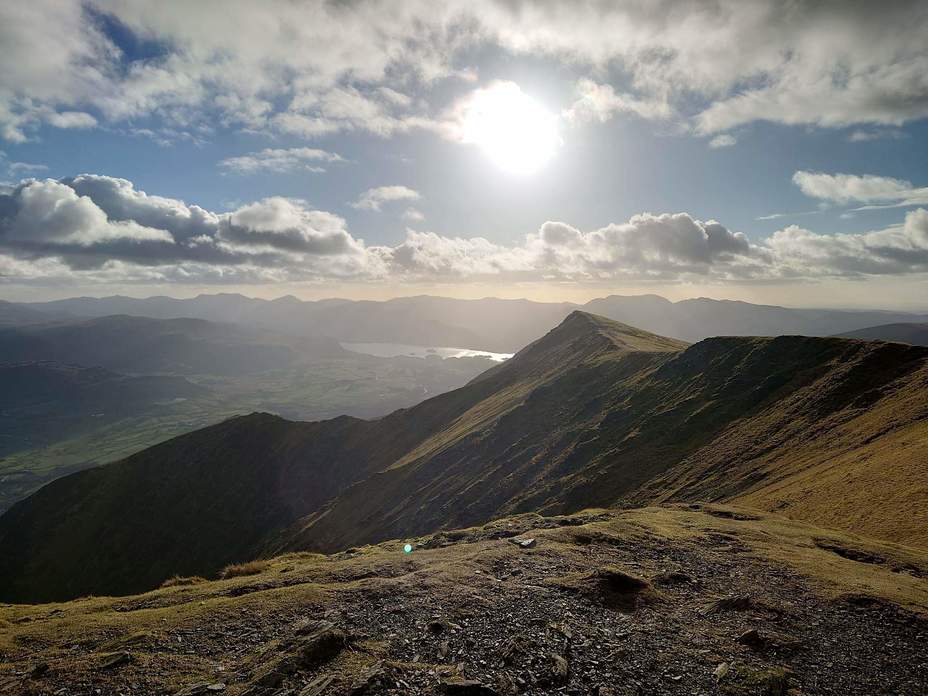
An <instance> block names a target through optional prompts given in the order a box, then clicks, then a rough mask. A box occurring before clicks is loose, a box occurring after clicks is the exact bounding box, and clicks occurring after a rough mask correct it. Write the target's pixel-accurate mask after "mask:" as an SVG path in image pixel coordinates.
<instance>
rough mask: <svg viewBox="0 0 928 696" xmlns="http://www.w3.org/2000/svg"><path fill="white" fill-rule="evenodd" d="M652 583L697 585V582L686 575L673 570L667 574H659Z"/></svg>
mask: <svg viewBox="0 0 928 696" xmlns="http://www.w3.org/2000/svg"><path fill="white" fill-rule="evenodd" d="M651 581H652V582H653V583H654V584H655V585H664V586H666V585H689V584H692V583H695V582H696V581H695V580H694V579H693V578H691V577H690V576H689V575H687V574H686V573H682V572H680V571H678V570H672V571H668V572H665V573H658V574H657V575H655V576H654V577H653V578H652V579H651Z"/></svg>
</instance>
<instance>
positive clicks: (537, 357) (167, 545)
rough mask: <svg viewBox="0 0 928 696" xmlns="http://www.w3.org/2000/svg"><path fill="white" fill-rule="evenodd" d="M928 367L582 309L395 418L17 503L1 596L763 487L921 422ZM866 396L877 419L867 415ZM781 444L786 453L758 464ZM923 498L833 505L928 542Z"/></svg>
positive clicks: (195, 446) (191, 454)
mask: <svg viewBox="0 0 928 696" xmlns="http://www.w3.org/2000/svg"><path fill="white" fill-rule="evenodd" d="M643 348H644V349H643ZM926 374H928V350H926V349H923V348H916V347H911V346H903V345H901V344H887V343H869V342H864V341H855V340H848V339H838V338H830V339H820V338H809V337H802V336H783V337H778V338H756V337H755V338H742V337H723V338H715V339H708V340H706V341H702V342H700V343H697V344H694V345H691V346H685V345H684V344H682V343H681V342H678V341H673V340H671V339H666V338H663V337H660V336H653V335H651V334H648V333H647V332H643V331H641V330H639V329H634V328H632V327H627V326H623V325H621V324H618V323H615V322H611V321H610V320H608V319H604V318H601V317H591V315H589V314H588V313H584V312H578V313H575V314H572V315H570V317H569V318H568V319H565V321H564V322H563V323H562V324H561V325H560V326H559V327H557V328H555V329H554V330H552V331H551V332H549V333H548V334H547V335H546V336H544V337H542V338H541V339H538V340H537V341H535V342H533V343H532V344H531V345H530V346H527V347H526V348H525V349H524V350H523V351H520V353H519V354H518V355H517V356H516V357H514V358H513V359H512V360H511V361H509V362H507V363H503V364H502V365H499V366H496V367H494V368H492V369H491V370H489V371H488V372H487V373H484V375H481V376H480V378H478V379H476V380H473V381H472V382H470V383H469V384H467V385H466V386H464V387H462V388H460V389H457V390H454V391H451V392H448V393H445V394H442V395H439V396H437V397H434V398H432V399H429V400H427V401H425V402H422V403H420V404H419V405H417V406H414V407H411V408H408V409H402V410H400V411H396V412H394V413H392V414H390V415H388V416H384V417H382V418H379V419H376V420H372V421H365V420H360V419H353V418H346V417H343V418H337V419H334V420H330V421H318V422H312V423H299V422H290V421H286V420H283V419H280V418H276V417H273V416H270V415H267V414H254V415H251V416H244V417H241V418H237V419H233V420H231V421H226V422H224V423H222V424H219V425H216V426H212V427H211V428H207V429H204V430H201V431H197V432H194V433H190V434H188V435H185V436H182V437H180V438H176V439H174V440H170V441H168V442H165V443H162V444H161V445H158V446H157V447H155V448H151V449H150V450H146V451H144V452H142V453H139V454H138V455H135V456H133V457H130V458H128V459H126V460H124V461H123V462H119V463H117V464H113V465H109V466H108V467H101V468H99V469H95V470H92V473H84V474H75V475H72V476H71V477H68V478H66V479H62V480H61V481H59V482H55V483H53V484H51V485H50V486H47V487H46V488H43V489H42V490H40V491H39V492H38V493H36V494H35V495H34V496H32V497H31V498H29V499H27V500H26V501H23V502H21V503H19V504H18V505H16V506H14V508H12V509H11V510H10V511H8V513H7V514H6V515H4V516H3V517H0V581H2V582H0V587H3V588H5V589H4V591H3V596H2V598H3V599H6V600H10V599H15V600H23V599H31V600H48V599H53V598H62V597H66V596H76V595H79V594H86V593H89V592H93V593H97V594H99V593H101V592H107V593H124V592H131V591H138V590H142V589H146V588H149V587H152V586H153V585H156V584H158V583H159V582H161V581H162V580H163V579H164V578H165V577H168V576H169V575H171V574H173V573H181V574H200V575H210V574H214V573H215V572H217V571H218V569H219V568H220V567H221V566H222V565H224V564H226V563H230V562H235V561H244V560H248V559H250V558H253V557H255V556H268V555H274V554H276V553H280V552H285V551H295V550H317V551H332V550H338V549H343V548H347V547H349V546H357V545H359V544H366V543H373V542H376V541H380V540H383V539H388V538H402V537H404V536H409V535H416V534H422V533H425V532H428V531H433V530H436V529H442V528H455V527H462V526H468V525H472V524H479V523H481V522H485V521H486V520H489V519H492V518H495V517H500V516H505V515H511V514H520V513H524V512H540V513H543V514H563V513H569V512H573V511H576V510H579V509H583V508H586V507H591V506H612V505H620V506H633V505H634V506H639V505H642V504H647V503H648V502H649V501H655V502H656V501H660V500H684V501H686V500H693V499H696V498H698V497H699V496H702V497H706V496H708V497H713V496H714V497H715V498H718V499H730V498H737V497H738V496H739V495H747V494H751V495H757V493H758V486H759V485H760V483H763V480H769V481H772V482H776V480H777V476H778V472H779V471H780V468H779V467H780V466H781V465H782V462H783V461H785V460H786V457H787V455H788V456H789V457H793V458H796V459H798V460H799V461H801V462H802V463H803V466H802V467H800V468H799V469H798V470H794V471H792V472H791V474H790V475H791V476H794V477H795V476H800V477H801V475H802V474H803V472H804V471H810V470H813V469H815V468H816V467H820V466H823V465H827V461H828V452H827V451H821V450H820V449H816V447H815V443H816V442H817V441H820V440H821V441H824V440H822V438H836V440H835V441H838V440H841V438H844V440H841V441H842V442H845V441H846V442H845V444H846V445H847V446H846V447H845V450H847V451H848V452H853V451H854V448H859V447H863V446H865V443H866V442H870V443H877V444H878V443H880V442H882V441H884V440H883V439H884V438H887V437H895V435H896V432H897V430H898V428H899V427H908V428H916V429H917V430H918V431H919V432H924V431H925V428H926V423H928V408H926V399H928V392H926V391H924V390H921V391H920V390H919V389H918V385H919V384H921V383H922V381H923V380H924V379H925V376H926ZM803 409H805V410H803ZM866 409H873V410H874V413H876V414H877V415H878V416H879V417H877V418H875V419H871V420H870V421H868V420H866V419H865V418H864V419H863V420H861V414H862V413H864V411H865V410H866ZM900 409H902V410H901V411H900ZM893 414H896V415H893ZM842 428H844V429H845V430H847V429H850V433H849V434H847V433H846V434H842V433H843V431H842ZM765 433H766V434H767V435H768V436H769V445H767V451H766V452H765V451H764V445H763V444H762V443H763V442H764V440H763V438H762V437H761V436H762V435H764V434H765ZM803 443H805V444H803ZM739 451H743V452H745V453H747V454H745V455H744V456H742V457H741V458H740V459H739V458H738V457H735V458H734V459H733V460H732V461H733V462H734V464H733V468H731V477H730V478H731V481H732V482H733V484H732V487H731V489H725V490H721V489H719V488H718V487H715V488H713V487H712V486H711V485H708V484H707V483H706V482H707V481H709V483H711V480H712V479H711V476H709V475H708V474H707V473H706V472H709V473H710V474H711V472H713V471H725V468H724V464H725V462H727V461H729V459H728V458H730V457H731V456H732V455H733V454H737V453H738V452H739ZM748 454H749V455H750V456H748ZM773 455H777V456H773ZM779 455H782V456H779ZM765 456H766V457H768V460H769V462H771V467H772V468H771V470H769V471H764V472H761V471H760V469H759V466H758V462H759V461H761V460H762V459H763V457H765ZM768 460H764V461H768ZM715 463H718V464H719V466H722V469H718V468H717V467H716V464H715ZM874 465H875V466H883V467H890V468H892V469H893V471H894V472H896V475H897V476H896V477H897V479H898V480H904V479H905V477H906V475H907V472H908V473H911V472H912V471H914V470H913V469H912V466H914V465H913V464H912V462H911V461H908V460H906V461H899V460H898V459H893V458H890V459H885V458H884V459H882V460H880V461H877V462H875V463H874ZM803 467H804V468H803ZM707 476H708V478H707ZM81 477H84V478H81ZM684 484H685V485H684ZM848 485H851V484H848ZM707 486H708V487H707ZM674 491H678V492H679V494H678V495H674V494H673V492H674ZM855 499H858V500H859V499H860V496H859V495H858V496H857V498H855ZM768 502H769V501H768ZM765 504H767V503H765ZM771 504H772V503H771ZM797 509H799V508H797ZM63 511H67V515H64V513H63ZM906 511H907V512H906V514H907V516H908V519H901V517H900V516H897V518H896V519H894V525H889V526H884V527H882V528H877V527H873V526H872V525H871V523H868V522H867V521H866V520H864V521H863V522H861V521H860V520H854V519H851V518H850V517H849V516H848V515H847V514H845V515H844V516H843V517H841V516H840V515H839V516H836V517H835V518H834V519H833V520H832V522H833V523H834V524H835V526H842V524H843V525H844V527H845V528H853V529H854V531H858V532H862V533H867V532H873V531H877V532H882V533H883V534H884V535H885V536H886V538H889V539H893V540H896V541H903V542H905V541H910V542H913V543H922V542H923V541H928V540H924V539H922V537H920V536H919V532H918V529H919V528H921V527H920V525H923V523H926V522H928V519H925V518H924V512H920V511H917V510H916V511H915V514H914V515H913V514H910V513H911V508H910V507H907V508H906ZM820 512H821V511H816V510H805V511H802V510H800V513H801V515H806V516H809V515H815V514H819V513H820ZM868 525H871V526H868ZM231 528H235V529H236V530H238V531H237V532H236V533H235V534H234V538H233V537H230V529H231ZM191 529H195V530H197V535H198V538H197V539H196V543H195V544H191V543H190V540H189V530H191ZM113 530H115V531H113ZM101 535H102V536H101ZM153 544H157V548H158V554H157V562H153V561H152V560H151V558H150V549H151V547H152V545H153ZM103 548H105V549H106V553H105V554H104V553H103V550H102V549H103ZM88 561H92V562H89V563H88ZM91 567H92V568H93V570H92V571H90V570H85V569H86V568H91ZM62 577H67V578H68V581H69V585H68V586H67V588H62V587H61V581H60V578H62Z"/></svg>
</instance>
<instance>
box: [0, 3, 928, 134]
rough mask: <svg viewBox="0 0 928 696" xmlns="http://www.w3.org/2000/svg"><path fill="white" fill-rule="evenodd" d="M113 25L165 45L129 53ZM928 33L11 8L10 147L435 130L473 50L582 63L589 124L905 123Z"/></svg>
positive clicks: (835, 17)
mask: <svg viewBox="0 0 928 696" xmlns="http://www.w3.org/2000/svg"><path fill="white" fill-rule="evenodd" d="M103 18H106V20H107V21H101V20H102V19H103ZM114 24H117V25H119V26H120V32H121V33H122V34H123V35H125V36H129V37H131V38H134V39H135V40H136V41H137V42H139V43H144V44H145V45H146V46H150V47H151V48H152V50H151V51H147V52H145V55H144V56H141V57H137V56H134V55H132V54H131V53H127V52H124V51H123V50H122V49H121V48H120V47H119V46H118V45H117V44H116V43H115V42H114V41H113V40H112V38H111V37H110V35H109V34H108V33H107V27H109V26H112V25H114ZM926 28H928V6H926V4H925V3H924V2H918V1H917V0H911V1H905V0H900V1H899V2H890V3H882V4H880V5H879V6H877V5H875V4H873V3H866V2H853V3H847V2H837V0H828V1H826V2H818V3H816V2H795V3H790V4H789V5H788V6H787V7H784V6H783V4H782V3H780V2H776V0H760V1H758V2H742V1H740V0H718V1H717V2H692V3H678V2H673V1H672V0H656V1H655V2H636V3H604V2H586V3H568V2H546V3H526V2H512V1H510V0H470V1H468V2H464V1H463V0H452V1H451V2H442V3H436V2H431V1H429V0H408V2H403V3H400V4H397V3H383V2H375V1H373V0H361V1H359V2H352V3H332V2H307V3H292V2H288V1H287V0H268V1H267V2H262V3H246V2H228V3H223V7H222V12H221V13H219V12H216V10H215V7H214V6H213V5H211V4H209V3H185V2H180V1H179V0H164V2H158V3H148V2H141V1H139V0H121V1H116V0H88V1H87V2H82V3H79V2H59V1H57V0H33V1H31V2H28V3H2V4H0V51H2V55H4V57H6V58H7V60H6V61H5V65H4V70H3V71H2V73H0V135H2V137H4V138H6V139H7V140H10V141H12V142H22V141H23V140H26V139H28V138H30V137H33V136H34V134H35V132H36V131H37V130H38V129H39V128H41V127H42V126H51V127H57V128H89V127H93V126H94V125H95V124H98V123H104V124H108V125H111V124H113V123H117V122H127V121H130V120H134V119H141V118H150V117H155V118H157V119H159V120H160V122H161V124H162V125H164V126H166V127H170V128H174V129H177V130H183V131H186V132H196V128H198V127H201V126H204V125H210V126H212V125H218V126H221V127H231V128H242V129H246V130H250V131H270V132H285V133H289V134H292V135H299V136H301V137H306V138H310V137H317V136H319V135H325V134H329V133H333V132H336V131H361V130H363V131H366V132H370V133H375V134H378V135H381V136H384V137H387V136H390V135H392V134H395V133H398V132H407V131H409V130H410V129H415V128H426V129H436V130H437V129H438V128H437V127H436V124H435V118H436V114H438V113H440V112H441V111H442V110H443V107H444V105H443V104H441V103H439V102H440V100H441V99H444V98H447V96H448V93H449V90H447V89H445V88H442V89H438V90H436V89H435V88H436V86H438V85H439V84H440V83H441V82H442V81H443V80H450V81H453V84H457V83H459V82H461V81H465V80H470V79H473V77H474V75H475V72H474V69H473V66H472V65H470V61H471V60H473V55H474V53H475V51H481V52H486V53H488V54H490V55H492V54H494V53H496V54H500V53H501V54H504V55H505V56H507V57H508V56H516V57H519V56H530V57H541V58H544V59H546V60H549V61H551V62H552V63H554V64H555V67H559V66H565V67H569V68H570V69H571V71H574V72H576V73H577V74H579V75H580V76H581V78H582V79H581V80H580V82H579V84H578V94H577V96H576V97H575V99H574V101H573V102H572V103H571V104H567V105H565V112H566V114H567V115H568V117H569V118H570V119H572V120H575V121H578V122H580V121H601V120H604V119H608V118H611V117H614V116H616V115H620V114H626V113H632V114H636V115H638V116H640V117H643V118H649V119H667V118H670V117H675V118H678V119H680V120H681V122H684V123H687V124H692V126H693V127H694V129H695V130H696V131H697V132H698V133H700V134H703V135H714V134H718V133H724V132H726V131H729V130H731V129H733V128H735V127H737V126H740V125H742V124H745V123H750V122H753V121H758V120H767V121H775V122H779V123H786V124H808V125H816V126H822V127H845V126H851V125H861V124H877V125H884V126H899V125H901V124H903V123H906V122H909V121H913V120H916V119H921V118H924V117H926V116H928V52H926V51H925V50H924V36H925V32H926ZM230 35H235V36H236V37H237V40H236V41H235V42H233V43H231V44H230V42H229V41H228V38H227V37H228V36H230ZM478 67H479V66H478ZM604 75H610V76H611V77H612V78H614V79H613V80H611V81H613V82H614V84H603V82H602V77H603V76H604ZM594 78H598V80H599V81H598V82H597V81H594ZM619 85H621V88H620V87H619ZM453 98H454V95H452V97H451V100H452V101H453Z"/></svg>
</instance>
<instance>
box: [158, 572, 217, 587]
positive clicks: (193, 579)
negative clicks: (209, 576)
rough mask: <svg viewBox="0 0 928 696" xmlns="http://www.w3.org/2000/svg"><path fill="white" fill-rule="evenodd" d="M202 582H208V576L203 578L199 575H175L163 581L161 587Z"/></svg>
mask: <svg viewBox="0 0 928 696" xmlns="http://www.w3.org/2000/svg"><path fill="white" fill-rule="evenodd" d="M201 582H207V580H206V578H201V577H200V576H199V575H188V576H186V577H181V576H180V575H175V576H173V577H170V578H168V579H167V580H165V581H164V582H163V583H161V587H182V586H184V585H199V584H200V583H201Z"/></svg>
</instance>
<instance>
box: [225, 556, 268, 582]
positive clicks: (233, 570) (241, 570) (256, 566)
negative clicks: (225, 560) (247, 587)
mask: <svg viewBox="0 0 928 696" xmlns="http://www.w3.org/2000/svg"><path fill="white" fill-rule="evenodd" d="M270 566H271V564H270V563H269V562H267V561H249V562H248V563H233V564H232V565H227V566H226V567H225V568H223V569H222V572H221V573H219V577H221V578H222V579H224V580H225V579H227V578H238V577H242V576H243V575H257V574H258V573H263V572H264V571H265V570H267V569H268V568H270Z"/></svg>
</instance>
